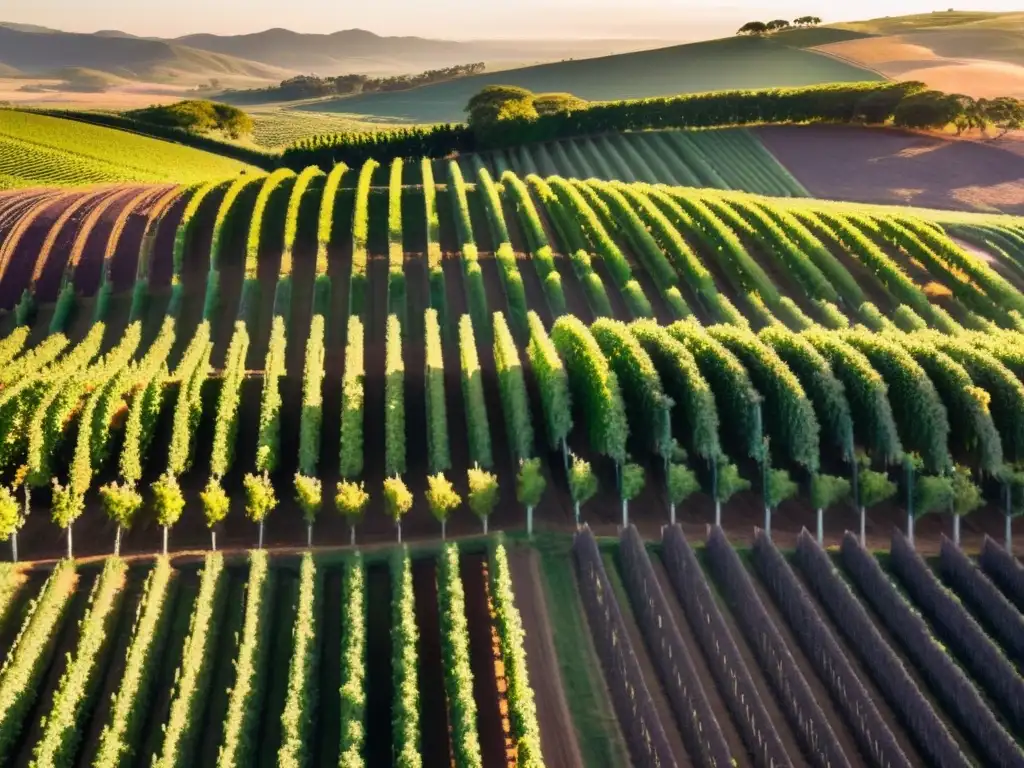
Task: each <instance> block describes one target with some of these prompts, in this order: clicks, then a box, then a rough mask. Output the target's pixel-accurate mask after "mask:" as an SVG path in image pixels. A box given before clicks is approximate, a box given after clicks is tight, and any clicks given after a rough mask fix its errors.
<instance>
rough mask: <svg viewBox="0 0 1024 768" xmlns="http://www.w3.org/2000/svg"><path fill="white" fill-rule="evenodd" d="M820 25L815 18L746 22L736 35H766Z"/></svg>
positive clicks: (804, 17) (801, 17)
mask: <svg viewBox="0 0 1024 768" xmlns="http://www.w3.org/2000/svg"><path fill="white" fill-rule="evenodd" d="M819 24H821V19H820V18H818V17H817V16H800V17H799V18H796V19H793V21H788V20H787V19H772V20H771V21H748V22H747V23H746V24H744V25H743V26H742V27H740V28H739V30H737V32H736V34H737V35H757V36H760V35H767V34H770V33H772V32H779V31H781V30H784V29H792V28H793V27H801V28H806V27H816V26H818V25H819Z"/></svg>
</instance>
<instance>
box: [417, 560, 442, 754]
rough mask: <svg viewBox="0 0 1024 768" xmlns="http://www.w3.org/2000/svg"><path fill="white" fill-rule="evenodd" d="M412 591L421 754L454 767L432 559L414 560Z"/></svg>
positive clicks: (434, 565)
mask: <svg viewBox="0 0 1024 768" xmlns="http://www.w3.org/2000/svg"><path fill="white" fill-rule="evenodd" d="M412 582H413V592H414V594H415V598H416V626H417V628H418V629H419V632H420V639H419V644H418V647H417V649H416V650H417V658H418V660H419V667H418V669H417V674H418V680H419V687H420V755H422V757H423V765H425V766H428V765H429V766H439V767H440V766H447V765H451V745H450V744H449V739H448V702H447V697H446V696H445V689H444V663H443V660H442V658H443V657H442V655H441V617H440V615H439V613H438V607H437V565H436V563H435V562H434V561H433V560H414V561H413V564H412Z"/></svg>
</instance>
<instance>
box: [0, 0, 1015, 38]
mask: <svg viewBox="0 0 1024 768" xmlns="http://www.w3.org/2000/svg"><path fill="white" fill-rule="evenodd" d="M947 2H950V0H947ZM948 7H949V6H943V5H942V3H941V0H940V1H939V3H938V5H936V0H858V2H856V3H843V4H840V3H838V2H837V0H803V2H800V0H781V2H775V3H772V2H767V0H728V1H727V2H725V3H714V2H713V1H712V2H710V3H709V2H701V1H700V0H660V2H658V1H657V0H372V2H351V0H347V1H346V0H341V2H339V0H291V2H282V1H281V0H212V2H211V0H173V2H147V1H146V0H142V1H141V2H140V0H0V20H2V21H7V22H18V23H22V24H39V25H41V26H48V27H54V28H57V29H62V30H65V31H68V32H95V31H97V30H100V29H119V30H122V31H124V32H129V33H132V34H136V35H143V36H159V37H177V36H179V35H184V34H189V33H192V32H212V33H215V34H243V33H247V32H258V31H261V30H264V29H268V28H271V27H285V28H287V29H292V30H295V31H297V32H334V31H337V30H341V29H352V28H360V29H368V30H370V31H372V32H376V33H377V34H381V35H419V36H422V37H434V38H444V39H451V40H465V39H471V38H530V37H542V38H561V39H566V38H575V37H586V38H626V37H634V38H635V37H650V38H659V39H669V38H672V39H680V40H688V39H702V38H708V37H714V36H717V35H721V34H729V33H731V32H732V31H734V30H735V27H736V26H737V24H738V23H742V22H743V21H747V20H750V19H768V18H792V17H794V16H801V15H804V14H813V15H816V16H820V17H821V18H822V19H824V20H825V21H826V22H828V21H846V20H853V19H866V18H874V17H878V16H887V15H888V16H896V15H902V14H907V13H923V12H928V11H933V10H936V9H940V10H945V9H946V8H948ZM953 7H955V8H956V9H957V10H962V11H969V10H978V11H980V10H986V11H1012V10H1021V9H1022V2H1021V0H981V1H979V0H967V1H963V0H962V1H961V2H960V3H958V4H956V5H954V6H953Z"/></svg>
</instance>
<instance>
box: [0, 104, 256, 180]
mask: <svg viewBox="0 0 1024 768" xmlns="http://www.w3.org/2000/svg"><path fill="white" fill-rule="evenodd" d="M256 170H257V169H255V168H253V167H252V166H247V165H245V164H244V163H240V162H237V161H235V160H230V159H228V158H225V157H222V156H220V155H214V154H211V153H209V152H203V151H200V150H197V149H192V148H191V147H184V146H181V145H179V144H173V143H171V142H168V141H161V140H160V139H153V138H149V137H147V136H139V135H136V134H131V133H125V132H123V131H118V130H114V129H112V128H102V127H100V126H95V125H87V124H85V123H80V122H75V121H71V120H61V119H58V118H53V117H45V116H42V115H34V114H29V113H26V112H17V111H14V110H0V189H2V188H5V187H21V186H38V185H44V184H45V185H77V184H93V183H101V182H126V181H144V182H156V181H176V182H180V183H186V184H190V183H195V182H199V181H204V180H207V179H211V178H225V177H228V176H235V175H237V174H239V173H242V172H256Z"/></svg>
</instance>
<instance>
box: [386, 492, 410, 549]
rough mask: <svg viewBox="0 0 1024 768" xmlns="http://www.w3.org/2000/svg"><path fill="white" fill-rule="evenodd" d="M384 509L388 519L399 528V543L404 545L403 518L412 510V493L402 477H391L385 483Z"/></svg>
mask: <svg viewBox="0 0 1024 768" xmlns="http://www.w3.org/2000/svg"><path fill="white" fill-rule="evenodd" d="M384 507H385V509H387V513H388V517H390V518H391V519H392V520H394V521H395V525H396V526H398V543H399V544H401V543H402V517H403V516H404V515H405V514H406V513H407V512H408V511H409V510H410V509H412V493H410V492H409V489H408V488H407V487H406V485H405V482H404V481H403V480H402V478H400V477H389V478H388V479H387V480H385V481H384Z"/></svg>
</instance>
